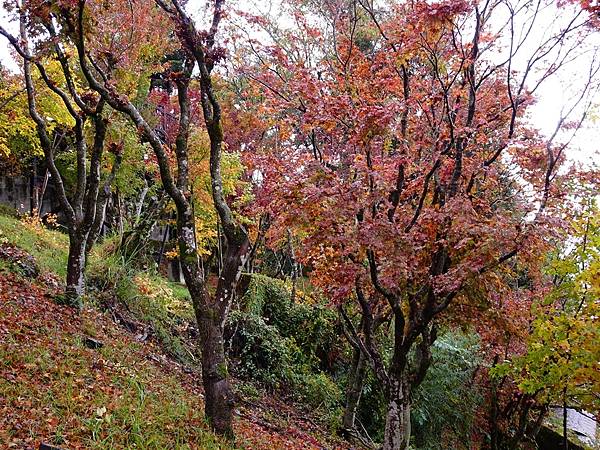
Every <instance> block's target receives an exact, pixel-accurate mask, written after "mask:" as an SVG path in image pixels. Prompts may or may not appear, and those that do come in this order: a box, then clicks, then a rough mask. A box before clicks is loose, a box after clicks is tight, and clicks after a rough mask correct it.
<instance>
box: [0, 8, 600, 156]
mask: <svg viewBox="0 0 600 450" xmlns="http://www.w3.org/2000/svg"><path fill="white" fill-rule="evenodd" d="M232 3H233V2H232ZM189 4H193V3H192V2H190V3H189ZM198 4H199V6H198V7H191V10H190V12H191V13H192V14H193V15H194V16H195V17H199V16H201V15H202V14H201V11H202V9H203V6H204V4H205V3H204V2H198ZM257 4H258V5H261V4H262V5H264V4H266V0H258V1H257V2H253V1H251V0H242V1H239V2H236V6H237V7H238V8H240V9H242V10H247V11H250V12H252V13H255V14H257V13H258V12H259V11H258V10H257V6H256V5H257ZM259 8H260V6H259ZM194 9H195V10H194ZM260 9H263V8H260ZM264 10H266V8H264ZM555 18H556V9H555V10H554V11H549V12H547V13H546V17H543V18H542V20H543V21H546V23H551V22H552V21H554V20H555ZM0 21H1V22H2V25H3V26H4V27H5V28H8V29H9V30H13V31H15V32H16V31H17V30H16V26H15V24H14V23H12V24H11V23H9V22H8V20H7V17H6V13H5V11H4V10H3V9H1V8H0ZM540 28H543V27H540ZM541 38H542V37H541V36H533V39H532V43H535V39H538V40H539V39H541ZM592 44H593V45H591V47H590V50H593V48H594V47H595V48H596V49H598V48H600V32H598V38H596V39H595V42H594V43H592ZM525 50H526V49H525ZM591 58H592V57H591V51H590V53H589V54H588V55H587V56H582V57H581V58H579V60H578V61H577V62H576V63H573V64H569V65H568V66H567V67H565V68H563V69H562V70H561V72H560V73H557V74H555V75H554V76H553V77H552V78H551V79H549V80H547V81H545V82H544V84H542V86H541V87H540V89H539V90H538V91H537V97H538V103H537V104H536V105H535V106H534V107H533V109H532V110H531V117H530V120H531V122H532V123H533V124H534V125H535V126H536V127H537V128H539V129H540V130H541V131H542V132H543V133H544V134H547V135H549V134H551V133H552V132H553V131H554V128H555V127H556V123H557V120H558V118H559V117H560V113H561V109H562V108H564V107H567V108H568V107H569V106H570V103H571V102H572V101H573V99H574V98H576V97H577V96H578V88H579V85H580V84H581V80H582V78H583V77H585V74H586V71H587V70H588V68H589V65H590V62H591ZM0 62H1V63H2V65H3V66H5V67H7V68H9V69H10V70H13V71H17V70H18V64H17V63H16V62H15V61H14V59H13V58H12V56H11V50H10V45H9V44H8V42H7V41H6V39H4V37H1V38H0ZM594 89H595V90H597V89H598V80H596V82H595V86H594ZM594 103H595V104H596V105H600V96H599V95H598V93H597V92H596V95H595V100H594ZM595 115H598V116H600V111H599V110H598V108H596V112H595V114H591V117H590V119H589V120H587V121H586V123H585V126H584V128H583V129H582V130H580V131H579V133H578V134H577V136H576V137H575V138H574V139H573V141H572V142H571V145H570V146H569V149H568V153H567V156H568V158H569V159H571V160H574V161H578V162H582V163H584V164H590V163H592V162H593V161H595V162H596V163H600V160H599V158H598V154H597V152H598V151H599V150H600V132H598V124H597V120H596V118H595V117H594V116H595ZM575 117H576V115H575V116H574V118H575Z"/></svg>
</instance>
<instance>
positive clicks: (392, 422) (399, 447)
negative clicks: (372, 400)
mask: <svg viewBox="0 0 600 450" xmlns="http://www.w3.org/2000/svg"><path fill="white" fill-rule="evenodd" d="M399 375H400V376H398V375H396V376H395V377H394V378H391V379H390V382H389V388H388V406H387V414H386V418H385V431H384V435H383V450H408V446H409V442H410V389H409V388H408V386H407V385H406V383H405V382H404V381H403V378H404V377H403V376H402V374H399Z"/></svg>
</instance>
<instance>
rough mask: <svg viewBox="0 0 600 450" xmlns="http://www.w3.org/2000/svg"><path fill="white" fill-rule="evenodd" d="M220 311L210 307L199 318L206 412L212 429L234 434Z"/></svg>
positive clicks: (221, 433)
mask: <svg viewBox="0 0 600 450" xmlns="http://www.w3.org/2000/svg"><path fill="white" fill-rule="evenodd" d="M218 315H219V314H218V312H217V311H215V310H212V309H208V311H206V314H204V315H203V317H199V318H198V325H199V329H200V339H201V340H202V383H203V385H204V396H205V400H204V402H205V403H204V411H205V414H206V418H207V419H208V420H209V422H210V426H211V428H212V429H213V430H214V431H215V432H216V433H218V434H220V435H222V436H226V437H229V438H232V437H233V426H232V425H233V408H234V405H235V399H234V395H233V392H232V389H231V384H230V383H229V376H228V374H227V361H226V360H225V347H224V344H223V329H222V327H221V323H220V322H221V321H220V320H219V318H218V317H217V316H218Z"/></svg>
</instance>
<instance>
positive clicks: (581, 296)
mask: <svg viewBox="0 0 600 450" xmlns="http://www.w3.org/2000/svg"><path fill="white" fill-rule="evenodd" d="M598 225H599V215H598V208H597V207H595V206H593V205H592V206H590V207H589V208H588V209H587V210H586V211H584V212H583V213H582V214H581V217H579V218H578V219H577V220H576V221H575V222H574V224H573V235H572V238H571V242H568V244H567V245H563V246H561V247H559V249H558V250H556V251H555V252H553V254H552V255H551V257H550V260H549V262H548V264H547V267H546V276H548V277H550V278H551V280H552V288H551V289H550V290H549V291H548V292H547V294H546V295H545V296H544V298H543V301H541V302H538V303H536V304H535V305H533V312H534V314H533V315H534V317H535V320H534V321H533V323H532V324H531V329H532V331H531V334H530V336H529V339H528V341H527V348H526V351H524V352H521V354H519V355H516V356H515V357H514V358H512V361H511V362H509V363H504V364H502V365H499V366H498V367H496V368H495V369H494V374H495V376H497V377H499V376H505V375H509V376H511V377H512V378H513V379H514V380H515V382H516V383H517V385H518V387H519V388H520V390H521V391H522V392H523V393H524V394H525V395H529V396H531V397H532V398H535V400H536V401H537V402H538V403H540V404H543V405H561V406H563V407H564V408H565V409H566V408H567V407H573V408H577V409H583V410H586V411H591V412H597V411H598V410H600V402H599V399H598V397H597V396H596V395H595V394H594V393H595V392H599V390H600V370H599V369H598V361H599V360H600V346H599V344H598V343H599V342H600V334H599V333H600V328H599V327H598V318H599V317H600V304H599V302H598V298H599V296H598V294H599V288H600V286H599V280H600V277H599V270H600V259H599V257H600V233H599V232H598ZM565 426H566V423H565ZM565 439H566V434H565Z"/></svg>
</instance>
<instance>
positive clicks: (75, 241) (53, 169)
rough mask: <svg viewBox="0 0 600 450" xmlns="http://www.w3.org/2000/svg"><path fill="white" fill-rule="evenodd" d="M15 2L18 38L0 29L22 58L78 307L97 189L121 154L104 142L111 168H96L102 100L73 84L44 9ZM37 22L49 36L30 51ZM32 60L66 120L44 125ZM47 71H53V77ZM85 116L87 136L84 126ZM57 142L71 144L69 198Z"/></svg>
mask: <svg viewBox="0 0 600 450" xmlns="http://www.w3.org/2000/svg"><path fill="white" fill-rule="evenodd" d="M16 8H17V10H18V14H19V25H20V34H19V38H18V39H17V38H16V37H15V36H13V35H12V34H10V33H9V32H8V31H7V30H6V29H4V28H3V27H0V34H2V35H3V36H5V37H6V38H7V39H8V41H9V42H10V44H11V45H12V46H13V48H14V49H15V51H16V52H17V54H18V55H19V56H20V57H21V58H22V61H23V80H24V84H25V90H26V93H27V105H28V111H29V115H30V117H31V119H32V120H33V122H34V123H35V127H36V132H37V137H38V139H39V144H40V147H41V149H42V151H43V153H44V157H45V162H46V166H47V167H48V170H49V173H50V176H51V178H52V182H53V183H54V186H55V190H56V193H57V196H58V200H59V202H60V204H61V207H62V212H63V214H64V221H65V222H66V224H67V229H68V233H69V255H68V262H67V280H66V281H67V282H66V291H65V295H66V300H67V302H68V303H69V304H70V305H73V306H78V307H79V306H80V305H81V296H82V295H83V293H84V288H85V282H84V271H85V265H86V256H87V253H88V252H89V250H90V248H91V246H92V245H93V243H94V241H95V239H96V237H97V235H98V231H99V230H100V228H101V226H102V222H103V218H104V215H103V211H104V204H105V202H106V196H105V195H103V192H105V191H106V189H108V188H109V186H110V184H111V183H112V180H113V179H114V177H115V174H116V171H117V170H118V168H119V165H120V161H121V154H120V150H119V147H118V144H115V143H113V145H112V147H110V148H111V149H112V150H113V151H112V152H113V154H114V162H113V165H112V170H111V171H110V173H109V174H108V175H107V176H106V177H105V179H104V180H102V177H101V169H102V163H103V155H104V151H105V140H106V133H107V125H108V121H107V119H106V117H105V105H106V102H105V101H103V100H100V99H98V98H97V97H96V96H94V95H93V94H92V95H89V93H85V92H82V90H81V89H80V88H79V87H78V81H79V80H78V79H77V77H76V72H75V69H74V68H73V67H72V65H71V64H70V62H69V59H68V56H67V53H66V52H67V49H65V48H64V47H62V46H61V45H60V44H59V43H58V42H56V43H54V44H53V43H52V40H54V39H56V38H57V32H56V30H55V28H54V24H53V22H52V20H51V18H50V16H46V15H45V14H44V11H31V10H30V11H27V10H26V9H25V8H24V7H20V6H19V5H16ZM40 28H41V29H44V30H45V32H46V33H47V34H48V36H49V37H50V38H51V39H52V40H51V41H50V43H49V45H48V46H47V47H44V46H41V48H39V47H38V50H37V51H36V53H32V52H31V50H30V48H29V43H28V42H29V37H30V35H31V34H34V35H36V36H37V33H38V32H39V31H38V30H39V29H40ZM51 58H55V60H56V61H58V64H59V67H60V69H58V70H55V71H54V72H55V73H52V74H51V72H50V71H49V70H48V66H51V67H54V68H56V66H55V65H54V66H53V65H52V60H51ZM32 66H35V68H36V69H37V71H38V73H39V76H40V78H41V80H43V82H44V83H45V85H46V88H47V89H49V90H50V91H51V92H52V93H53V94H54V96H55V97H54V99H55V101H59V102H60V103H62V107H64V109H65V110H66V111H67V113H68V119H69V123H68V124H67V126H64V127H61V126H60V122H59V125H58V126H55V125H50V124H49V122H50V120H49V119H48V117H47V116H44V115H43V113H42V112H41V111H40V109H39V107H38V94H37V88H36V85H35V83H34V77H33V73H32ZM51 75H56V76H57V77H58V78H54V77H52V76H51ZM90 121H91V123H92V125H91V138H88V136H87V135H86V132H87V130H88V128H87V125H88V123H89V122H90ZM89 141H91V142H92V144H91V152H88V143H89ZM61 146H72V147H73V148H74V149H75V152H76V159H77V163H76V174H77V175H76V182H75V184H76V187H75V192H74V194H73V195H72V196H71V198H69V196H68V194H67V191H66V188H65V183H64V180H63V177H62V175H61V173H60V172H59V170H58V168H57V165H56V159H55V158H56V151H57V149H58V148H60V147H61ZM88 153H89V154H88ZM88 158H89V160H88ZM88 164H89V167H88Z"/></svg>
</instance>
